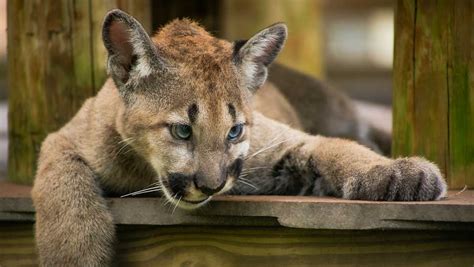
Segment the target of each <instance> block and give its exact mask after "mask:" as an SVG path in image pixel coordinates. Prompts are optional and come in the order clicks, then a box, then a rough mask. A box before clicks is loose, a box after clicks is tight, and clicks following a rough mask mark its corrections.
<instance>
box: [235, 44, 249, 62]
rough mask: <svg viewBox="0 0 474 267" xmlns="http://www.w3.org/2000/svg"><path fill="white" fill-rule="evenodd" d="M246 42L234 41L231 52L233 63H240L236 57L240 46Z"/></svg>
mask: <svg viewBox="0 0 474 267" xmlns="http://www.w3.org/2000/svg"><path fill="white" fill-rule="evenodd" d="M247 41H248V40H236V41H234V47H233V51H232V59H233V60H234V62H236V63H240V60H241V58H240V57H239V56H238V55H239V51H240V49H241V48H242V46H244V45H245V43H247Z"/></svg>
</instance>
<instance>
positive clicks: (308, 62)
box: [0, 0, 394, 177]
mask: <svg viewBox="0 0 474 267" xmlns="http://www.w3.org/2000/svg"><path fill="white" fill-rule="evenodd" d="M150 3H151V4H150V5H148V8H150V9H151V12H150V15H151V18H150V23H148V24H147V23H144V24H145V25H144V26H145V27H146V28H147V30H149V31H154V30H156V29H158V28H159V27H160V26H162V25H164V24H165V23H167V22H168V21H170V20H172V19H174V18H176V17H189V18H192V19H195V20H197V21H199V22H200V23H201V24H202V25H204V26H205V27H206V28H207V29H208V30H209V31H211V32H212V33H213V34H214V35H216V36H218V37H222V38H226V39H229V40H236V39H247V38H249V37H251V36H252V35H253V34H255V33H256V32H257V31H258V30H260V29H262V28H264V27H266V26H268V25H271V24H273V23H275V22H279V21H283V22H286V23H287V25H288V28H289V39H288V42H287V44H286V47H285V49H284V50H283V53H282V54H281V55H280V56H279V57H278V61H279V62H280V63H282V64H285V65H288V66H291V67H293V68H296V69H298V70H300V71H302V72H305V73H307V74H310V75H313V76H315V77H317V78H319V79H322V80H325V81H327V82H328V83H329V84H330V85H332V86H333V87H334V88H335V90H336V89H337V90H342V91H344V92H346V93H347V94H348V95H350V96H351V97H352V98H354V99H357V100H359V101H364V103H369V104H365V105H363V107H362V106H361V108H360V109H361V110H360V112H361V113H364V114H366V115H367V116H372V117H376V118H377V120H379V121H380V124H381V126H382V127H383V128H385V129H390V127H391V115H390V108H391V97H392V93H391V90H392V58H393V36H394V29H393V15H394V1H392V0H357V1H355V0H259V1H253V0H222V1H219V0H175V1H166V0H155V1H150ZM6 5H7V1H6V0H0V138H1V140H0V175H1V177H5V173H6V171H5V170H6V166H7V165H6V160H7V99H8V88H7V80H6V79H7V71H6V60H7V53H6V51H7V50H6V48H7V32H6V30H7V18H6V10H7V8H6ZM104 15H105V13H104ZM372 107H373V109H372ZM377 116H378V117H377Z"/></svg>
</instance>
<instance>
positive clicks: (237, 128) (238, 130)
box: [227, 124, 244, 141]
mask: <svg viewBox="0 0 474 267" xmlns="http://www.w3.org/2000/svg"><path fill="white" fill-rule="evenodd" d="M243 129H244V125H243V124H236V125H234V126H232V128H230V131H229V134H228V135H227V139H228V140H229V141H235V140H237V139H238V138H239V137H240V136H241V135H242V132H243Z"/></svg>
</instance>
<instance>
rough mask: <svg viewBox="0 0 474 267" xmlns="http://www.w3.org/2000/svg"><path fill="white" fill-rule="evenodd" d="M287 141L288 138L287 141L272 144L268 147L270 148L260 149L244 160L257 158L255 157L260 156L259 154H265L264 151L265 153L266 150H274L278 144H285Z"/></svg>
mask: <svg viewBox="0 0 474 267" xmlns="http://www.w3.org/2000/svg"><path fill="white" fill-rule="evenodd" d="M288 140H290V138H288V139H286V140H283V141H280V142H278V143H275V144H272V145H270V146H267V147H264V148H261V149H259V150H258V151H257V152H255V153H253V154H251V155H250V156H247V157H246V158H245V160H248V159H251V158H253V157H255V156H257V155H258V154H260V153H263V152H265V151H267V150H269V149H272V148H274V147H276V146H278V145H280V144H283V143H284V142H287V141H288Z"/></svg>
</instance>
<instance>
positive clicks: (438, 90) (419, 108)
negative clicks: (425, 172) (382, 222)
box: [392, 0, 474, 189]
mask: <svg viewBox="0 0 474 267" xmlns="http://www.w3.org/2000/svg"><path fill="white" fill-rule="evenodd" d="M473 14H474V7H473V3H472V1H454V2H453V1H447V0H443V1H429V0H416V1H411V0H399V1H398V2H397V10H396V15H395V58H394V103H393V104H394V106H393V109H394V120H393V145H392V148H393V149H392V151H393V155H394V156H409V155H422V156H425V157H427V158H428V159H429V160H431V161H434V162H435V163H437V164H438V165H439V166H440V168H441V170H442V171H443V173H444V174H445V176H446V178H447V181H448V184H449V186H450V188H452V189H459V188H463V187H464V185H468V186H473V185H474V177H473V176H472V173H473V171H474V78H473V73H474V71H473V70H474V67H473V65H474V64H473V63H472V62H473V53H474V52H473V48H474V33H473V28H474V27H473V26H474V19H473V17H474V15H473Z"/></svg>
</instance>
